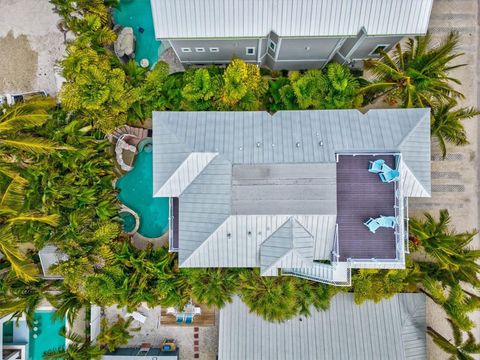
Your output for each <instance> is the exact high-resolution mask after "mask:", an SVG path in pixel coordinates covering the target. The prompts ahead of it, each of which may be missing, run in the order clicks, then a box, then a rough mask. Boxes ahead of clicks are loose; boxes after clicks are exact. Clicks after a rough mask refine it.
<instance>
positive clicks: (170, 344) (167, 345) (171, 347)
mask: <svg viewBox="0 0 480 360" xmlns="http://www.w3.org/2000/svg"><path fill="white" fill-rule="evenodd" d="M161 349H162V351H165V352H170V351H175V350H177V343H176V342H175V340H174V339H163V343H162V347H161Z"/></svg>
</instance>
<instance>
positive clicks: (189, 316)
mask: <svg viewBox="0 0 480 360" xmlns="http://www.w3.org/2000/svg"><path fill="white" fill-rule="evenodd" d="M192 322H193V314H185V324H191V323H192Z"/></svg>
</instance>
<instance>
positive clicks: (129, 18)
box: [113, 0, 162, 66]
mask: <svg viewBox="0 0 480 360" xmlns="http://www.w3.org/2000/svg"><path fill="white" fill-rule="evenodd" d="M113 18H114V20H115V23H116V24H119V25H122V26H124V27H127V26H128V27H131V28H133V33H134V35H135V60H136V61H137V63H139V62H140V60H142V59H148V62H149V63H150V66H153V65H154V64H156V63H157V61H158V55H159V48H160V46H161V44H162V43H161V41H157V40H156V39H155V30H154V28H153V17H152V8H151V7H150V0H120V8H119V9H114V11H113ZM140 28H143V33H141V32H140V31H139V29H140Z"/></svg>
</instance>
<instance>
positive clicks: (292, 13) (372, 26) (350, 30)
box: [151, 0, 433, 39]
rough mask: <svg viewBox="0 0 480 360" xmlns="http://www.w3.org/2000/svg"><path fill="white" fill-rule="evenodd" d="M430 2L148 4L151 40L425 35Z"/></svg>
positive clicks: (205, 0) (198, 0)
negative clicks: (152, 28) (362, 32)
mask: <svg viewBox="0 0 480 360" xmlns="http://www.w3.org/2000/svg"><path fill="white" fill-rule="evenodd" d="M432 3H433V0H395V1H385V0H255V1H252V0H151V7H152V15H153V21H154V25H155V36H156V38H158V39H173V38H224V37H237V38H238V37H265V36H266V35H267V34H268V33H269V32H270V31H274V32H276V33H277V34H278V35H280V36H355V35H357V34H358V32H359V31H360V29H361V28H362V27H365V29H366V31H367V34H369V35H398V34H400V35H409V34H425V33H426V32H427V28H428V20H429V18H430V12H431V9H432Z"/></svg>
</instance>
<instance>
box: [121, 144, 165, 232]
mask: <svg viewBox="0 0 480 360" xmlns="http://www.w3.org/2000/svg"><path fill="white" fill-rule="evenodd" d="M138 148H139V153H138V154H137V156H136V157H135V162H134V164H133V169H132V170H131V171H129V172H128V173H126V174H125V175H124V176H122V177H121V178H120V179H118V181H117V183H116V187H117V189H119V190H120V193H119V194H118V199H119V200H120V201H121V202H122V203H123V204H125V205H126V206H128V207H129V208H130V209H132V210H133V211H135V212H136V213H137V214H138V216H139V218H140V227H139V229H138V232H139V233H140V235H143V236H145V237H148V238H156V237H160V236H162V235H163V234H165V233H166V232H167V231H168V211H169V199H168V198H154V197H153V169H152V167H153V164H152V161H153V153H152V140H151V139H145V140H142V142H141V143H140V144H139V146H138Z"/></svg>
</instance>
